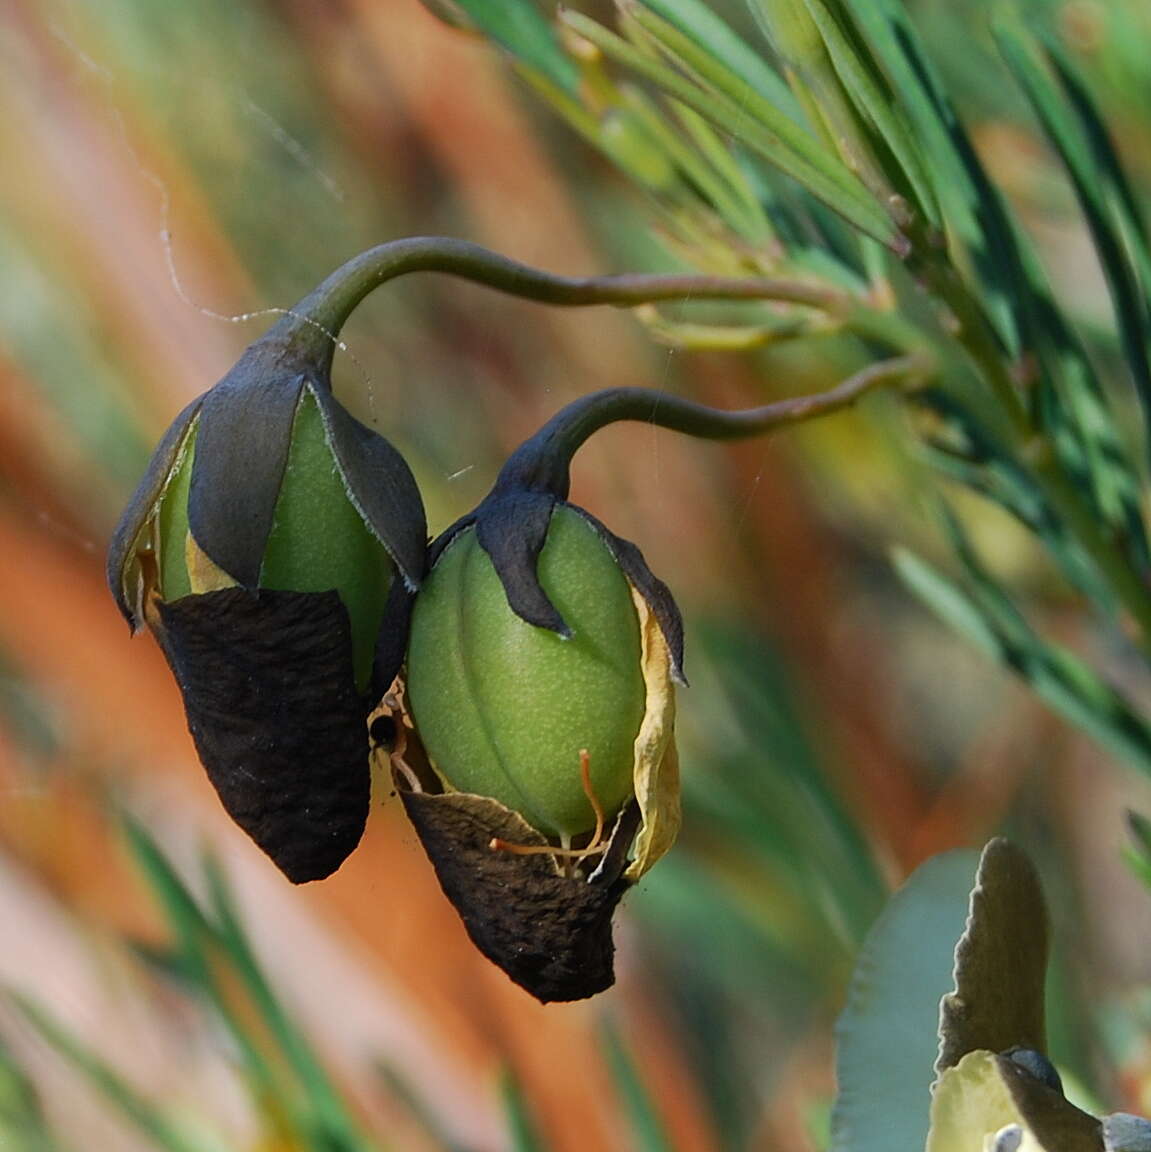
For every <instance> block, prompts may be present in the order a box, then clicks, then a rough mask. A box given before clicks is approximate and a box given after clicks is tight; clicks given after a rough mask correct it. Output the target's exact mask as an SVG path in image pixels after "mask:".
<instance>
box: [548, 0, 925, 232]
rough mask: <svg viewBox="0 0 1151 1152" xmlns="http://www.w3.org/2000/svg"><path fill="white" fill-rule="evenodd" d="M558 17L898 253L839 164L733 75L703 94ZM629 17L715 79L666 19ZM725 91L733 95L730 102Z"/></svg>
mask: <svg viewBox="0 0 1151 1152" xmlns="http://www.w3.org/2000/svg"><path fill="white" fill-rule="evenodd" d="M563 19H564V21H565V23H566V24H567V25H568V26H569V27H570V28H571V29H572V30H573V31H574V32H576V33H577V34H578V35H580V36H582V37H584V38H585V39H586V40H589V41H590V42H591V43H593V44H595V45H596V47H598V48H599V49H600V50H601V51H602V52H604V53H605V55H607V56H610V57H612V58H613V59H614V60H616V61H617V62H618V63H620V64H622V65H624V66H625V67H627V68H629V69H630V70H631V71H633V72H635V73H636V74H638V75H640V76H643V77H644V78H645V79H647V80H649V81H651V82H652V83H653V84H655V85H656V86H657V87H658V88H660V89H662V90H663V91H664V92H666V93H668V95H671V96H674V97H675V98H676V99H677V100H681V101H682V102H683V103H684V104H686V105H687V106H688V107H689V108H693V109H694V110H695V111H696V112H698V113H699V114H700V115H701V116H703V117H704V118H705V119H707V120H709V121H711V122H712V123H713V124H714V125H715V126H716V127H717V128H720V129H722V130H724V131H728V132H731V133H733V134H734V135H735V136H736V137H737V138H738V139H740V140H741V141H742V142H743V143H744V144H745V145H746V146H747V147H748V148H750V149H752V150H753V151H755V152H758V153H760V154H761V155H762V156H764V157H765V158H766V159H768V160H770V161H771V162H772V163H773V164H775V166H776V167H778V168H779V169H780V170H781V171H782V172H785V173H786V174H787V175H789V176H791V177H792V178H793V179H795V180H797V181H799V183H801V184H803V185H804V186H805V187H806V188H807V189H808V191H809V192H811V194H812V195H813V196H815V197H817V198H818V199H820V200H822V201H823V202H824V203H825V204H827V206H828V207H829V208H832V209H833V210H834V211H836V212H837V213H839V214H840V215H841V216H842V217H843V218H844V219H845V220H847V221H848V222H849V223H851V224H853V225H854V226H855V227H856V228H858V229H859V230H860V231H862V232H865V233H866V234H867V235H869V236H872V237H874V238H875V239H877V240H879V241H881V242H882V243H884V244H888V245H889V246H892V247H894V248H900V247H901V244H902V242H901V240H900V238H899V236H898V234H897V232H896V229H895V226H894V224H893V222H892V220H891V218H890V217H889V216H888V215H887V213H886V211H885V210H884V209H883V208H882V207H881V206H880V205H879V204H877V203H876V202H875V201H874V200H873V199H872V198H871V197H870V196H869V195H868V193H867V191H866V190H865V189H864V188H863V186H862V185H861V184H860V183H859V181H858V180H856V178H855V177H854V176H853V175H852V174H851V173H850V172H849V171H848V170H847V169H846V168H845V167H844V166H843V165H842V164H841V163H840V162H839V160H838V159H836V158H835V157H833V156H830V155H829V154H827V153H826V152H824V151H823V149H822V148H821V147H820V146H819V145H818V144H817V143H816V142H815V141H814V140H813V139H812V138H811V137H810V136H808V135H807V134H806V133H805V132H804V131H803V130H802V129H800V128H798V127H796V125H795V124H794V122H793V121H791V120H790V119H788V118H787V117H786V116H785V115H783V114H782V113H780V112H779V111H778V110H777V109H775V108H774V107H772V106H771V105H770V104H768V103H767V102H766V101H765V100H764V99H763V98H762V97H761V96H759V94H758V93H757V92H755V91H754V89H752V88H750V87H749V86H748V85H747V84H745V83H744V82H743V81H741V80H740V79H739V77H737V76H734V75H733V74H730V73H726V72H725V73H724V79H723V82H722V83H723V87H724V90H725V91H722V92H716V91H709V90H706V89H704V88H701V87H699V86H698V85H696V84H694V83H692V81H690V80H688V79H687V78H685V77H684V76H683V75H681V74H680V73H679V72H677V71H675V70H674V69H672V68H669V67H667V66H665V65H663V64H661V63H660V62H659V61H657V60H653V59H651V57H649V56H648V55H647V54H645V53H644V52H642V51H640V50H639V49H637V48H636V47H634V46H633V45H631V44H629V43H628V42H627V41H626V40H623V39H622V38H620V37H619V36H616V35H615V34H614V33H613V32H611V31H609V30H608V29H607V28H605V27H603V25H601V24H597V23H596V22H595V21H594V20H589V19H588V18H587V17H586V16H582V15H581V14H579V13H578V12H572V11H567V12H565V13H564V14H563ZM635 19H636V20H637V22H642V23H643V25H644V27H645V28H646V29H647V30H648V31H649V32H650V31H652V29H653V28H657V27H658V28H659V29H660V38H661V42H664V43H667V44H668V45H669V47H671V48H672V51H674V52H675V53H676V54H677V55H680V56H682V57H683V58H684V59H685V62H686V63H687V64H688V66H689V67H692V68H693V69H694V68H695V67H696V66H697V65H701V64H702V66H703V67H704V69H705V70H707V71H709V72H710V73H712V74H713V76H717V75H718V72H717V70H716V67H715V64H714V60H713V59H711V58H709V57H708V55H707V53H705V52H702V51H701V50H700V49H699V48H698V47H697V46H695V45H693V44H692V43H691V42H690V41H689V40H688V39H687V38H686V37H685V36H683V35H682V33H679V32H678V31H677V30H676V29H674V28H672V27H671V26H670V25H668V24H667V23H666V22H665V21H659V20H658V18H656V17H655V16H653V15H652V14H651V13H650V12H647V11H646V10H645V9H636V10H635ZM653 34H654V33H653ZM709 61H710V63H709ZM731 93H738V95H737V96H734V97H733V96H732V95H731Z"/></svg>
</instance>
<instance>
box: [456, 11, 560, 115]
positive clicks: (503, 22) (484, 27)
mask: <svg viewBox="0 0 1151 1152" xmlns="http://www.w3.org/2000/svg"><path fill="white" fill-rule="evenodd" d="M455 3H456V4H457V5H458V6H459V7H460V8H461V9H462V10H463V11H464V12H465V13H467V15H468V17H469V19H471V21H472V22H473V23H474V24H475V26H476V27H477V28H479V29H480V31H482V32H484V33H485V34H486V35H488V36H490V37H491V38H492V39H493V40H494V41H495V42H496V43H497V44H499V45H501V46H502V47H503V48H504V49H506V50H507V51H508V52H510V53H511V54H512V56H514V57H515V58H516V60H517V61H519V62H520V63H521V64H524V65H526V66H527V67H528V68H531V69H534V70H535V71H537V72H541V73H543V75H545V76H546V77H548V79H549V80H551V81H552V83H554V84H558V85H559V86H560V87H561V88H562V89H564V90H565V91H566V92H569V93H571V94H573V95H574V94H575V93H576V92H577V91H578V88H579V73H578V71H577V70H576V67H575V65H574V64H573V63H572V61H571V60H570V59H569V58H568V57H567V56H566V55H565V54H564V51H563V49H562V48H561V47H560V45H559V42H558V40H557V39H556V36H555V33H554V31H553V30H552V26H551V25H550V24H549V23H548V21H547V20H546V19H545V18H544V16H543V13H542V12H541V11H540V10H539V8H537V7H536V5H535V4H534V3H533V2H532V0H500V2H499V3H498V4H493V3H492V2H491V0H455Z"/></svg>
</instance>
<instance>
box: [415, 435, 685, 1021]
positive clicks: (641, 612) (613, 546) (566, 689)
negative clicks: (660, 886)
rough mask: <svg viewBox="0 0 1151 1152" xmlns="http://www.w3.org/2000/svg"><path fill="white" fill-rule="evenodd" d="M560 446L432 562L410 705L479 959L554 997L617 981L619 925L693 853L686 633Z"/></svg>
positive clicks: (464, 526)
mask: <svg viewBox="0 0 1151 1152" xmlns="http://www.w3.org/2000/svg"><path fill="white" fill-rule="evenodd" d="M559 419H560V418H559V417H557V420H559ZM549 427H550V426H549ZM545 432H546V430H545ZM545 432H541V433H540V434H539V435H537V436H536V437H534V438H533V439H532V440H531V441H529V442H528V443H527V444H526V445H524V446H523V447H522V448H521V449H520V450H519V451H518V452H517V453H516V454H515V455H513V456H512V458H511V459H510V460H509V461H508V463H507V465H505V467H504V470H503V471H502V472H501V474H500V479H499V480H498V481H497V483H496V486H495V488H494V489H493V490H492V492H491V493H490V494H489V496H488V497H487V499H486V500H484V502H483V503H482V504H481V505H480V507H479V508H477V509H476V511H475V512H474V513H472V514H471V515H470V516H467V517H465V518H464V519H463V520H461V521H459V522H458V523H457V524H455V525H453V527H452V528H450V529H448V531H447V532H445V533H444V534H443V535H442V536H441V537H440V538H439V539H438V540H437V541H436V542H435V543H434V544H433V546H432V552H431V562H432V563H431V569H430V571H429V573H428V575H427V577H426V579H425V581H424V584H423V586H422V588H421V590H420V593H419V595H418V596H417V597H416V603H415V606H414V608H413V614H412V627H411V634H410V639H409V646H408V659H407V672H406V695H405V706H406V708H407V710H408V713H409V716H410V718H411V721H412V724H413V726H414V729H415V731H416V732H417V733H418V735H419V740H420V742H421V750H422V752H423V753H424V754H425V755H426V759H427V765H428V768H429V770H430V778H429V779H427V780H425V781H422V782H421V784H419V785H416V782H415V780H414V777H413V778H412V779H405V780H402V781H400V789H401V796H402V797H403V801H404V805H405V808H406V809H407V812H408V814H409V816H410V817H411V819H412V822H413V823H414V825H415V827H416V831H417V832H418V834H419V836H420V839H421V841H422V842H423V844H424V847H425V849H426V851H427V852H428V855H429V857H430V858H431V860H432V863H433V864H434V866H435V868H436V871H437V874H438V876H439V879H440V883H441V885H442V886H443V888H444V891H445V893H446V894H447V895H448V897H449V899H451V900H452V902H453V903H454V904H455V905H456V907H457V909H458V910H459V912H460V914H461V916H462V918H463V920H464V924H465V926H466V927H467V929H468V932H469V933H470V935H471V937H472V940H473V941H474V943H475V944H476V945H477V947H479V949H480V950H481V951H482V952H483V953H484V954H485V955H487V956H488V957H489V958H490V959H491V960H493V961H494V962H495V963H497V964H498V965H499V966H500V967H502V968H503V969H504V971H505V972H507V974H508V975H509V976H510V977H511V978H512V979H513V980H515V981H516V982H517V983H519V984H520V985H522V986H523V987H524V988H526V989H527V990H528V991H529V992H531V993H532V994H533V995H534V996H536V997H537V998H539V999H540V1000H544V1001H548V1000H574V999H579V998H581V997H585V996H591V995H593V994H594V993H596V992H599V991H602V990H603V989H604V988H606V987H608V986H609V985H610V984H611V982H612V979H613V976H612V942H611V916H612V911H613V910H614V908H615V905H616V903H617V902H618V901H619V899H620V897H621V896H622V894H623V893H624V891H626V889H627V887H628V886H629V885H630V884H631V883H632V882H634V881H635V880H636V879H638V877H639V876H641V875H642V874H643V873H644V872H645V871H646V870H647V869H648V868H649V867H651V865H652V864H653V863H654V862H655V861H656V860H657V859H658V858H659V857H660V856H661V855H662V854H663V853H664V852H666V851H667V849H668V848H669V847H670V846H671V844H672V842H673V841H674V839H675V835H676V832H677V830H678V827H679V776H678V763H677V760H676V755H675V746H674V739H673V728H674V715H675V708H674V693H673V688H672V680H673V679H680V680H682V676H681V674H680V664H681V647H682V624H681V621H680V618H679V612H678V610H677V608H676V606H675V602H674V601H673V600H672V598H671V594H670V593H669V592H668V590H667V588H666V587H665V586H664V585H663V584H662V583H661V582H660V581H659V580H657V579H656V578H655V577H654V576H653V575H652V574H651V572H650V571H649V569H648V567H647V564H646V563H645V562H644V559H643V556H642V555H641V554H640V552H639V550H638V549H637V548H636V547H635V546H634V545H632V544H630V543H628V542H627V541H625V540H621V539H620V538H619V537H617V536H615V535H613V534H612V533H611V532H610V531H609V530H608V529H607V528H605V527H604V526H603V525H602V524H601V523H599V521H598V520H596V519H595V518H594V517H593V516H591V515H590V514H589V513H587V512H586V511H584V510H583V509H580V508H577V507H575V506H574V505H572V504H569V503H568V502H567V501H566V499H565V497H566V494H567V457H568V455H569V454H570V450H571V447H572V446H571V444H570V443H569V444H567V445H564V444H562V443H561V444H560V445H559V446H558V447H557V446H556V444H554V443H552V442H551V441H550V439H549V437H548V435H546V434H545ZM584 434H586V430H585V432H584ZM425 775H427V774H425ZM413 785H416V786H413ZM633 842H634V843H633ZM629 854H630V856H631V859H630V861H629Z"/></svg>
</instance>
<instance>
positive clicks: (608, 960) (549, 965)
mask: <svg viewBox="0 0 1151 1152" xmlns="http://www.w3.org/2000/svg"><path fill="white" fill-rule="evenodd" d="M401 797H402V799H403V802H404V807H405V809H406V810H407V813H408V817H409V819H410V820H411V821H412V824H413V825H414V826H415V829H416V832H417V834H418V835H419V837H420V842H421V843H422V844H423V846H424V851H425V852H427V854H428V857H429V859H430V860H431V862H432V865H433V867H434V868H435V870H436V876H437V877H438V878H439V881H440V887H441V888H442V889H443V890H444V895H446V896H447V898H448V899H449V900H450V901H451V902H452V904H453V905H455V908H456V911H457V912H459V914H460V917H461V918H462V920H463V922H464V927H465V928H467V931H468V935H469V936H470V937H471V939H472V943H473V944H475V946H476V947H477V948H478V949H479V950H480V951H481V952H482V953H483V954H484V955H485V956H486V957H487V958H488V959H489V960H491V961H492V962H493V963H494V964H496V965H498V966H499V967H500V968H502V969H503V970H504V972H506V973H507V975H508V976H509V977H510V978H511V979H512V980H513V981H515V983H517V984H518V985H519V986H520V987H521V988H524V989H525V990H526V991H528V992H530V993H531V994H532V995H533V996H534V997H536V999H537V1000H540V1001H541V1002H543V1003H545V1004H546V1003H549V1002H551V1001H557V1000H583V999H585V998H587V997H588V996H594V995H595V994H596V993H597V992H603V991H604V990H605V989H607V988H610V987H611V985H612V983H613V982H614V980H615V974H614V971H613V965H612V960H613V956H614V952H615V946H614V944H613V943H612V932H611V918H612V913H613V912H614V911H615V906H616V904H618V903H619V900H620V897H621V896H622V895H623V894H624V892H625V891H626V890H627V888H628V886H629V885H628V882H627V881H626V880H625V879H624V878H623V868H624V866H625V864H626V857H627V849H628V847H629V846H630V844H631V841H632V839H633V838H634V836H635V832H636V823H637V818H636V813H635V810H634V806H629V808H628V809H627V810H625V812H624V814H623V815H622V816H621V817H620V819H619V821H618V822H617V824H616V827H615V830H614V832H613V833H612V837H611V841H610V842H609V845H608V847H607V850H606V852H605V853H604V857H603V859H602V860H599V861H598V864H599V866H598V867H597V866H596V864H597V861H595V860H593V861H591V862H585V863H584V867H585V868H586V869H587V871H588V872H589V873H590V878H585V877H584V876H582V875H580V874H579V872H576V873H575V874H573V875H570V876H565V875H562V874H561V872H560V869H559V868H558V867H557V864H556V859H555V858H554V857H552V856H550V855H547V854H541V855H524V854H520V853H516V852H509V851H499V850H495V849H493V848H492V841H493V840H502V841H504V842H506V843H508V844H514V845H522V846H525V847H527V846H546V845H547V841H546V840H545V839H544V838H543V837H542V836H541V835H540V834H539V833H538V832H537V831H536V830H535V829H534V828H532V827H531V826H530V825H529V824H528V823H527V822H526V821H525V820H524V819H523V817H521V816H520V815H518V814H517V813H515V812H512V811H511V810H510V809H508V808H505V807H504V806H503V805H502V804H499V803H497V802H496V801H495V800H492V799H490V798H488V797H486V796H473V795H470V794H468V793H462V792H450V793H446V794H441V795H430V794H428V793H426V792H408V791H403V792H401ZM593 869H594V870H593Z"/></svg>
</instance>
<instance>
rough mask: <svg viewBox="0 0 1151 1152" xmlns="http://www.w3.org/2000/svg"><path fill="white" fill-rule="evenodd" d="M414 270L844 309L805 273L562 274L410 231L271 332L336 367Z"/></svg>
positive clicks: (543, 293)
mask: <svg viewBox="0 0 1151 1152" xmlns="http://www.w3.org/2000/svg"><path fill="white" fill-rule="evenodd" d="M409 272H442V273H445V274H447V275H449V276H457V277H459V278H460V279H463V280H470V281H472V282H474V283H477V284H484V285H486V286H487V287H489V288H494V289H496V290H497V291H499V292H505V293H507V294H508V295H510V296H519V297H523V298H525V299H528V300H536V301H539V302H540V303H541V304H553V305H558V306H561V307H584V306H591V305H597V304H610V305H616V306H618V307H625V308H630V307H634V306H636V305H639V304H650V303H654V302H656V301H659V300H693V299H694V300H773V301H777V302H779V303H786V304H797V305H801V306H803V307H807V308H818V309H821V310H823V311H825V312H831V313H836V314H843V313H846V312H848V311H849V310H851V308H852V307H853V306H854V300H853V298H852V297H851V296H850V295H848V294H847V293H844V292H839V291H836V290H834V289H830V288H827V287H825V286H822V285H819V284H810V283H806V282H804V281H802V280H787V279H770V278H764V277H753V276H749V277H726V276H699V275H666V276H665V275H660V274H650V275H645V274H625V275H619V276H556V275H553V274H552V273H550V272H544V271H541V270H540V269H538V268H532V267H529V266H528V265H526V264H520V263H518V262H517V261H515V260H509V259H508V258H507V257H506V256H501V255H499V254H498V253H496V252H492V251H491V250H490V249H487V248H483V247H481V246H480V245H478V244H472V243H470V242H468V241H466V240H456V239H453V238H451V237H445V236H409V237H405V238H404V239H401V240H391V241H389V242H388V243H386V244H380V245H377V246H376V247H375V248H369V249H368V250H367V251H366V252H362V253H360V255H358V256H354V257H353V258H352V259H351V260H349V261H348V262H347V263H346V264H344V265H342V266H341V267H340V268H337V269H336V271H335V272H333V273H332V274H331V275H330V276H329V277H328V278H327V279H326V280H325V281H324V282H323V283H322V284H321V285H320V286H319V287H318V288H316V289H315V291H313V292H311V293H309V294H308V295H307V296H306V297H304V299H303V300H301V301H300V303H299V304H298V305H297V306H296V307H295V308H294V309H292V311H291V312H289V313H288V314H287V315H286V316H285V317H284V318H283V319H282V320H281V321H280V322H279V323H278V324H277V325H276V326H275V328H273V329H272V332H271V333H269V336H270V337H271V338H272V339H276V340H279V341H283V342H287V343H290V344H291V346H292V348H293V350H295V351H298V352H301V353H304V354H308V355H310V357H312V358H315V360H316V361H317V362H318V363H319V364H320V365H321V366H323V367H329V366H330V362H331V358H332V355H333V353H334V350H335V338H336V336H337V335H338V334H339V332H340V329H341V328H343V326H344V324H345V322H346V321H347V319H348V317H349V316H350V315H351V313H352V311H353V310H354V309H355V308H356V306H357V305H358V304H359V303H360V302H361V301H362V300H363V299H364V297H365V296H367V295H368V294H369V293H370V292H372V291H374V290H375V289H376V288H378V287H380V285H381V284H385V283H387V282H388V281H389V280H394V279H395V278H396V277H397V276H404V275H407V274H408V273H409Z"/></svg>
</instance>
